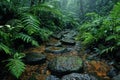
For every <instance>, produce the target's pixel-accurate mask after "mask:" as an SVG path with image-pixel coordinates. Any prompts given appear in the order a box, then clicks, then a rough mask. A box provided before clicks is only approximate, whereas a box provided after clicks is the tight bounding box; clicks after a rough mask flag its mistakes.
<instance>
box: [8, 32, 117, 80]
mask: <svg viewBox="0 0 120 80" xmlns="http://www.w3.org/2000/svg"><path fill="white" fill-rule="evenodd" d="M62 33H63V32H62ZM72 34H73V33H72ZM69 35H71V33H70V31H68V32H67V31H66V30H65V31H64V35H63V36H64V37H66V36H67V37H69ZM73 36H74V35H73ZM73 36H72V37H73ZM69 39H70V38H69ZM61 40H63V39H61ZM61 40H60V38H58V36H57V37H55V36H53V37H51V38H50V39H49V41H48V42H45V43H44V44H41V46H39V47H37V48H30V49H27V50H25V51H24V53H26V54H28V53H31V52H34V53H36V54H37V53H41V54H43V55H45V56H46V61H45V62H44V63H42V64H34V65H31V64H27V65H26V70H25V72H24V73H23V74H22V76H21V77H20V80H59V79H57V78H55V77H54V78H51V79H47V77H49V76H50V75H53V74H52V73H53V72H52V71H51V70H50V69H49V68H48V64H49V62H51V61H52V60H53V59H54V58H56V57H60V56H79V57H80V58H81V59H82V61H83V65H84V66H83V72H80V74H92V75H93V76H95V77H97V79H96V80H112V78H111V77H110V76H109V75H108V74H109V72H110V71H111V70H112V69H113V68H114V66H113V65H112V63H111V62H109V60H104V59H100V58H99V56H97V55H95V54H93V53H91V52H89V51H87V50H85V49H84V48H83V47H82V46H81V45H80V42H79V41H75V42H74V41H72V40H67V41H68V42H65V40H64V41H61ZM60 42H61V43H60ZM55 45H56V46H62V47H64V48H67V51H65V52H59V53H54V52H49V51H48V52H46V48H48V47H50V46H52V48H51V50H57V48H56V46H55ZM68 66H69V65H68ZM77 73H79V72H77ZM54 74H57V73H54ZM69 74H70V73H69ZM112 74H113V75H114V74H116V72H115V71H113V73H112ZM53 76H54V75H53ZM58 78H59V77H58ZM7 80H16V79H14V78H13V77H11V75H10V76H8V77H7ZM62 80H67V79H62ZM72 80H77V79H72ZM78 80H82V79H78ZM85 80H86V79H85ZM90 80H92V79H90ZM93 80H94V79H93Z"/></svg>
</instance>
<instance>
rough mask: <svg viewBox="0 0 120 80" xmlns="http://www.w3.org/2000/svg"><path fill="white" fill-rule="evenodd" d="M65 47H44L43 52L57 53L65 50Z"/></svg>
mask: <svg viewBox="0 0 120 80" xmlns="http://www.w3.org/2000/svg"><path fill="white" fill-rule="evenodd" d="M65 50H66V48H64V47H54V46H50V47H47V48H46V49H45V52H48V53H54V54H59V53H63V52H65Z"/></svg>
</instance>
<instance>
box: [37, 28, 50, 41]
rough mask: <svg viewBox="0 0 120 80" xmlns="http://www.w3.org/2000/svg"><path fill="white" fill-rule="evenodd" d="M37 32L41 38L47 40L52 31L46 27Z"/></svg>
mask: <svg viewBox="0 0 120 80" xmlns="http://www.w3.org/2000/svg"><path fill="white" fill-rule="evenodd" d="M39 34H40V37H41V38H42V40H48V38H49V36H50V35H51V34H52V31H50V30H48V29H40V31H39Z"/></svg>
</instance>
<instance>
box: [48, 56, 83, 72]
mask: <svg viewBox="0 0 120 80" xmlns="http://www.w3.org/2000/svg"><path fill="white" fill-rule="evenodd" d="M48 68H49V69H50V70H51V71H53V72H56V73H64V72H65V73H69V72H73V71H75V72H80V71H81V70H82V68H83V61H82V59H81V58H80V57H78V56H59V57H56V58H54V59H53V60H52V61H51V62H50V63H49V64H48Z"/></svg>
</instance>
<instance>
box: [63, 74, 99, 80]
mask: <svg viewBox="0 0 120 80" xmlns="http://www.w3.org/2000/svg"><path fill="white" fill-rule="evenodd" d="M61 80H98V79H96V78H95V77H94V76H91V75H88V74H79V73H71V74H68V75H65V76H63V77H62V79H61Z"/></svg>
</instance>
